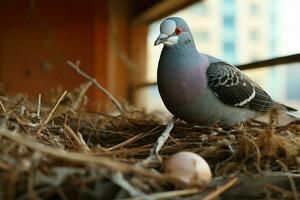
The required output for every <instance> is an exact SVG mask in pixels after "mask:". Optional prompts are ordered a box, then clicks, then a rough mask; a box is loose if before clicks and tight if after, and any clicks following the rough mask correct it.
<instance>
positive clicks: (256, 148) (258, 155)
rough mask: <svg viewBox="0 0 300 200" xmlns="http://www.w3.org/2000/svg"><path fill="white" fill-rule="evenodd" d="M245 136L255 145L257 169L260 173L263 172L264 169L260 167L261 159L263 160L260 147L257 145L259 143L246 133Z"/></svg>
mask: <svg viewBox="0 0 300 200" xmlns="http://www.w3.org/2000/svg"><path fill="white" fill-rule="evenodd" d="M244 138H245V139H246V140H248V141H249V142H250V143H251V144H252V145H253V147H254V149H255V151H256V165H257V167H256V168H257V170H258V172H259V173H262V169H261V168H260V161H261V153H260V149H259V147H258V146H257V144H256V143H255V142H254V141H253V140H252V139H250V138H249V137H248V136H247V135H246V134H245V135H244Z"/></svg>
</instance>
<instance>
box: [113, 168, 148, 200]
mask: <svg viewBox="0 0 300 200" xmlns="http://www.w3.org/2000/svg"><path fill="white" fill-rule="evenodd" d="M111 179H112V181H113V182H114V183H116V184H117V185H119V186H120V187H121V188H123V189H124V190H125V191H127V192H128V193H129V194H130V196H132V197H139V198H141V199H145V200H154V198H153V197H148V195H146V194H145V193H143V192H142V191H139V190H138V189H136V188H134V187H133V186H132V185H131V184H130V183H129V182H128V181H127V180H126V179H125V178H124V177H123V175H122V174H121V173H120V172H117V173H115V174H114V175H113V176H112V177H111Z"/></svg>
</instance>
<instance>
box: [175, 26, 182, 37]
mask: <svg viewBox="0 0 300 200" xmlns="http://www.w3.org/2000/svg"><path fill="white" fill-rule="evenodd" d="M180 33H181V29H180V28H179V27H176V29H175V34H176V35H179V34H180Z"/></svg>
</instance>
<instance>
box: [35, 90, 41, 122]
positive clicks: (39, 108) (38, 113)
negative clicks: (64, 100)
mask: <svg viewBox="0 0 300 200" xmlns="http://www.w3.org/2000/svg"><path fill="white" fill-rule="evenodd" d="M41 104H42V95H41V94H39V96H38V104H37V111H36V116H37V118H38V119H41Z"/></svg>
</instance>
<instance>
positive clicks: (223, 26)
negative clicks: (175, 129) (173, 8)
mask: <svg viewBox="0 0 300 200" xmlns="http://www.w3.org/2000/svg"><path fill="white" fill-rule="evenodd" d="M283 3H284V1H281V0H264V1H261V0H206V1H202V2H199V3H197V4H195V5H192V6H190V7H188V8H186V9H184V10H182V11H179V12H177V13H174V14H171V16H180V17H183V18H184V19H185V20H186V21H187V22H188V23H189V25H190V28H191V30H192V32H193V35H194V40H195V42H196V46H197V47H198V50H199V51H201V52H203V53H207V54H211V55H214V56H216V57H218V58H221V59H224V60H226V61H227V62H230V63H232V64H244V63H249V62H254V61H258V60H263V59H269V58H272V57H275V56H279V55H282V54H284V53H285V52H283V50H282V49H284V47H283V46H284V45H283V43H284V42H285V41H286V38H283V37H284V34H283V33H282V15H283V12H282V9H283V8H282V7H281V4H283ZM160 22H161V20H159V21H157V22H155V23H153V24H152V25H151V26H150V29H149V39H148V58H149V59H148V70H147V72H148V73H147V78H148V81H150V82H151V81H155V80H156V68H157V63H158V59H159V55H160V51H161V48H162V47H160V48H157V47H153V41H154V40H155V37H156V36H157V35H158V32H159V28H158V27H159V23H160ZM295 72H297V73H298V74H300V69H299V66H298V67H288V68H287V67H278V66H276V67H274V68H268V67H266V68H260V69H255V70H247V71H245V73H246V74H247V75H248V76H250V77H251V78H252V79H253V80H255V81H256V82H257V83H258V84H260V85H261V86H262V87H263V88H264V89H265V90H266V91H267V92H269V93H270V94H271V96H272V97H273V98H274V99H276V100H278V101H283V102H287V103H292V104H293V105H295V106H298V105H300V103H299V100H300V92H298V90H295V87H296V86H295V85H297V87H299V86H300V81H298V80H295V78H294V79H291V78H288V79H287V78H286V77H287V74H289V73H292V74H293V73H295ZM142 93H143V94H142V97H145V98H144V99H143V100H142V101H141V102H144V105H145V106H146V107H147V108H148V110H155V109H164V106H163V104H162V101H161V100H160V99H158V98H157V97H158V96H159V94H158V90H157V87H155V86H153V87H151V88H150V89H148V90H146V89H144V91H142ZM291 97H293V100H292V99H291ZM295 100H296V101H295Z"/></svg>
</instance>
